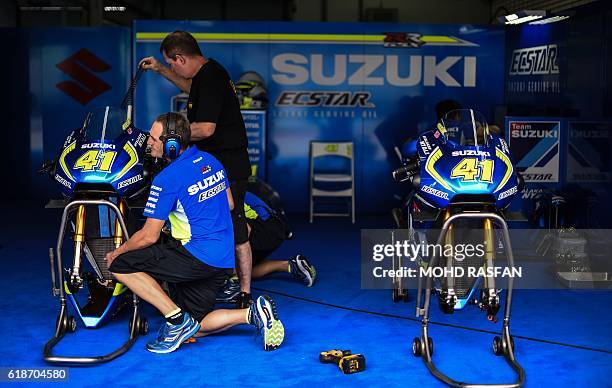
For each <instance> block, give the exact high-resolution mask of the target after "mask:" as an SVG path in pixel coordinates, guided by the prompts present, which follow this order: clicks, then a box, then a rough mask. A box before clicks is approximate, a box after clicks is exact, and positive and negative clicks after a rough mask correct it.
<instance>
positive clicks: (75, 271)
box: [69, 205, 87, 289]
mask: <svg viewBox="0 0 612 388" xmlns="http://www.w3.org/2000/svg"><path fill="white" fill-rule="evenodd" d="M86 217H87V210H86V208H85V205H79V207H78V208H77V214H76V220H75V226H74V237H73V240H74V262H73V266H72V269H70V270H69V275H70V276H69V279H70V280H69V282H70V286H71V287H72V288H74V289H79V288H81V287H83V278H82V277H81V257H82V255H83V244H84V243H85V219H86Z"/></svg>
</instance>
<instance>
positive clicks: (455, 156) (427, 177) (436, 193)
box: [416, 130, 518, 209]
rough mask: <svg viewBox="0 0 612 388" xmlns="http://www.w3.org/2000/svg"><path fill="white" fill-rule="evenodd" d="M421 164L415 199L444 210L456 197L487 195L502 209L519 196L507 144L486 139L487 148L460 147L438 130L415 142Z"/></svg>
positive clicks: (491, 137) (424, 134) (422, 135)
mask: <svg viewBox="0 0 612 388" xmlns="http://www.w3.org/2000/svg"><path fill="white" fill-rule="evenodd" d="M416 147H417V154H418V157H419V161H420V186H419V190H418V193H417V195H418V197H419V198H420V199H422V200H423V201H425V202H426V203H427V204H428V205H430V206H433V207H435V208H439V209H444V208H446V207H447V206H448V205H449V204H450V203H451V201H452V199H453V197H454V196H455V195H459V194H461V195H465V194H468V195H469V194H474V195H490V196H491V198H493V199H494V201H495V206H496V207H497V208H499V209H503V208H505V207H506V206H508V205H509V204H510V202H511V201H512V198H513V197H514V195H515V194H516V193H517V192H518V186H517V185H518V178H517V175H516V171H515V170H514V167H513V164H512V161H511V159H510V152H509V149H508V145H507V144H506V142H505V141H504V140H503V139H501V138H499V136H496V135H489V139H488V142H487V145H486V146H472V145H459V144H457V143H455V142H453V141H450V140H447V139H445V137H444V136H443V135H442V134H441V133H440V131H439V130H434V131H428V132H426V133H423V134H421V135H420V136H419V138H418V139H417V145H416Z"/></svg>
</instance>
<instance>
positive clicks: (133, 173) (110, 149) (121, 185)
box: [54, 127, 147, 198]
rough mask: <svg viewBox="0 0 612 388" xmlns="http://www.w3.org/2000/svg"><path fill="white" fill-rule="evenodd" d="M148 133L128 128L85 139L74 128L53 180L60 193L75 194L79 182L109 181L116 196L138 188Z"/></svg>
mask: <svg viewBox="0 0 612 388" xmlns="http://www.w3.org/2000/svg"><path fill="white" fill-rule="evenodd" d="M146 139H147V134H146V133H145V132H143V131H141V130H139V129H135V128H131V127H129V128H127V129H126V130H125V131H124V132H123V133H121V134H120V135H119V136H117V137H116V138H114V139H87V138H86V136H84V134H83V131H82V130H75V131H73V132H72V133H71V134H70V135H69V136H68V137H67V138H66V141H65V142H64V145H63V147H62V151H61V154H60V156H59V158H58V161H57V168H56V173H55V176H54V179H55V180H56V181H57V182H58V183H59V185H60V188H61V190H62V194H63V195H65V196H66V197H69V198H72V197H74V194H75V191H76V189H77V186H78V185H79V184H80V183H98V184H108V185H110V187H112V189H113V190H115V192H116V193H117V195H119V196H121V197H129V196H131V195H132V194H134V193H136V192H137V191H138V190H139V189H141V188H142V187H141V186H142V185H141V184H140V185H139V184H135V183H137V182H140V181H142V180H143V179H144V176H143V162H144V155H145V149H146V144H145V142H146Z"/></svg>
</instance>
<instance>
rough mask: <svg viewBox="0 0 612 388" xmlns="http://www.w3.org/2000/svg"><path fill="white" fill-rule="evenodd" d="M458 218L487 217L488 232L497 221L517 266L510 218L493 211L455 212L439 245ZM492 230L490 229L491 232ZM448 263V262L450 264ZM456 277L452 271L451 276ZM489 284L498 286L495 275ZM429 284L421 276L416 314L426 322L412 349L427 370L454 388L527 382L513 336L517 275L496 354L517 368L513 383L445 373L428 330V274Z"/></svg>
mask: <svg viewBox="0 0 612 388" xmlns="http://www.w3.org/2000/svg"><path fill="white" fill-rule="evenodd" d="M457 219H481V220H485V234H486V233H487V227H486V225H487V222H486V220H489V222H488V225H489V227H490V228H492V221H495V222H496V223H497V224H498V226H499V227H501V229H502V231H503V238H504V245H505V247H506V250H507V257H508V265H509V266H510V268H514V256H513V253H512V246H511V243H510V233H509V232H508V225H507V224H506V221H505V220H504V219H503V218H502V217H501V216H499V215H498V214H496V213H491V212H474V213H471V212H470V213H468V212H463V213H457V214H454V215H451V216H450V217H448V218H447V219H446V221H445V222H444V225H443V226H442V230H441V232H440V236H439V238H438V244H439V245H440V244H442V243H443V242H444V241H445V238H446V235H447V233H448V231H449V228H450V226H451V225H452V223H453V221H456V220H457ZM491 231H492V230H489V232H491ZM439 259H440V258H439V257H438V255H433V256H432V259H431V261H430V263H429V266H431V267H432V268H435V267H436V266H437V265H438V262H439ZM487 261H488V263H492V257H491V258H490V260H487ZM451 262H452V260H448V263H451ZM448 263H447V265H448ZM449 276H450V277H452V274H450V275H449ZM486 281H487V282H486V283H485V284H486V285H487V287H488V288H489V289H493V290H494V289H495V283H494V278H493V277H489V278H487V279H486ZM425 283H426V284H425V287H423V279H422V277H419V279H418V291H417V305H416V315H417V317H422V325H421V337H420V338H418V337H415V338H414V340H413V343H412V352H413V354H414V356H415V357H423V361H424V362H425V365H426V366H427V369H429V371H430V372H431V374H433V375H434V376H435V377H436V378H437V379H439V380H440V381H442V382H444V383H445V384H448V385H450V386H453V387H521V386H522V385H523V384H524V383H525V371H524V370H523V368H522V367H521V366H520V365H519V364H518V362H517V361H516V358H515V357H514V350H515V348H514V341H513V339H512V336H511V335H510V309H511V303H512V290H513V278H512V277H509V278H508V290H507V295H506V306H505V311H504V321H503V327H502V333H501V337H498V336H495V337H494V338H493V353H494V354H495V355H497V356H501V355H503V356H504V358H505V359H506V361H507V362H508V364H510V366H511V367H512V368H513V369H514V371H515V372H516V373H517V375H518V379H517V381H516V382H515V383H512V384H469V383H465V382H460V381H457V380H454V379H452V378H450V377H448V376H447V375H445V374H444V373H442V372H440V371H439V370H438V369H437V368H436V366H435V365H434V362H433V360H432V355H433V349H434V347H433V340H432V338H431V337H429V333H428V323H429V307H430V302H431V291H432V286H433V284H432V283H433V280H432V277H431V276H428V277H427V280H426V281H425ZM448 284H449V291H451V292H449V294H451V295H452V294H453V293H454V290H453V288H452V287H453V284H454V283H453V279H449V283H448ZM423 292H424V293H425V300H424V301H423Z"/></svg>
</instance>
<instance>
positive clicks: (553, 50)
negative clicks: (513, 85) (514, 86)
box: [509, 44, 559, 75]
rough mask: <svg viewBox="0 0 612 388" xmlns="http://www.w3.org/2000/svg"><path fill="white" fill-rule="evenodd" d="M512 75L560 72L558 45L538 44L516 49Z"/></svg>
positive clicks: (513, 54)
mask: <svg viewBox="0 0 612 388" xmlns="http://www.w3.org/2000/svg"><path fill="white" fill-rule="evenodd" d="M509 74H510V75H532V74H533V75H545V74H559V66H558V65H557V45H556V44H549V45H546V46H536V47H528V48H522V49H518V50H514V51H513V52H512V60H511V62H510V72H509Z"/></svg>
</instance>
